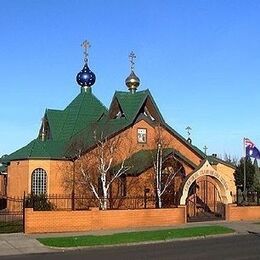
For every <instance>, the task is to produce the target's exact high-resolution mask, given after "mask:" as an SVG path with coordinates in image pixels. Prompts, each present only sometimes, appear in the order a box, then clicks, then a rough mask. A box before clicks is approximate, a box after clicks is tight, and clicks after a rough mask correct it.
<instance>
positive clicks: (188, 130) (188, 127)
mask: <svg viewBox="0 0 260 260" xmlns="http://www.w3.org/2000/svg"><path fill="white" fill-rule="evenodd" d="M185 130H186V131H187V133H188V136H190V131H191V130H192V129H191V127H190V126H187V127H186V128H185Z"/></svg>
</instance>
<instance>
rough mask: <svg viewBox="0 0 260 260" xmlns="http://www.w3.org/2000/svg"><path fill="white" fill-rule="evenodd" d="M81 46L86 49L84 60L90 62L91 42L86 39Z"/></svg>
mask: <svg viewBox="0 0 260 260" xmlns="http://www.w3.org/2000/svg"><path fill="white" fill-rule="evenodd" d="M81 47H82V48H83V49H84V52H83V53H84V62H85V63H88V49H89V48H90V47H91V45H90V43H89V42H88V41H87V40H85V41H84V42H83V43H82V44H81Z"/></svg>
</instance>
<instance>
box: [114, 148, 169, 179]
mask: <svg viewBox="0 0 260 260" xmlns="http://www.w3.org/2000/svg"><path fill="white" fill-rule="evenodd" d="M173 151H174V150H173V149H171V148H167V149H163V159H166V158H167V157H168V156H169V155H170V154H171V153H173ZM156 152H157V150H156V149H154V150H140V151H138V152H136V153H134V154H133V155H131V157H129V158H127V159H126V160H125V162H124V166H126V167H130V169H129V170H128V171H127V173H126V175H139V174H141V173H142V172H144V171H146V170H148V169H149V168H151V167H153V160H154V158H155V156H156ZM120 166H121V164H118V165H116V166H115V167H113V168H112V170H111V172H115V171H118V169H119V168H120Z"/></svg>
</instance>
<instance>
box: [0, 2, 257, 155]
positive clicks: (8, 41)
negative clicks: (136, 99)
mask: <svg viewBox="0 0 260 260" xmlns="http://www.w3.org/2000/svg"><path fill="white" fill-rule="evenodd" d="M259 13H260V1H258V0H255V1H252V0H251V1H250V0H248V1H242V0H240V1H239V0H234V1H232V0H226V1H224V0H216V1H214V0H210V1H206V0H203V1H202V0H196V1H194V0H190V1H188V0H186V1H185V0H179V1H177V0H164V1H151V0H150V1H145V0H133V1H130V0H129V1H119V0H118V1H115V0H114V1H113V0H110V1H106V0H95V1H86V0H85V1H79V0H73V1H68V0H63V1H62V0H56V1H55V0H52V1H50V0H45V1H37V0H34V1H29V0H23V1H19V0H13V1H7V0H3V1H1V7H0V35H1V40H0V46H1V48H0V89H1V102H0V111H1V120H0V140H1V141H0V155H1V154H5V153H7V154H8V153H11V152H13V151H14V150H16V149H18V148H20V147H21V146H23V145H26V144H27V143H28V142H29V141H30V140H32V139H33V138H35V137H36V136H37V133H38V130H39V127H40V123H41V118H42V116H43V114H44V110H45V109H46V108H56V109H63V108H65V107H66V105H67V104H68V103H69V102H70V101H71V100H72V99H73V98H74V97H75V96H76V95H77V94H78V93H79V86H78V85H77V84H76V81H75V76H76V74H77V73H78V72H79V71H80V70H81V68H82V65H83V55H82V49H81V47H80V44H81V43H82V41H83V40H85V39H88V40H89V41H90V42H91V45H92V46H91V49H90V57H89V59H90V61H89V65H90V68H91V69H92V70H93V71H94V72H95V74H96V77H97V80H96V84H95V85H94V86H93V92H94V94H95V95H96V96H97V97H98V98H99V99H100V100H101V101H102V102H103V103H104V104H105V105H106V106H109V104H110V101H111V98H112V96H113V93H114V91H115V90H126V87H125V85H124V80H125V78H126V77H127V76H128V75H129V72H130V71H129V62H128V54H129V52H130V51H131V50H134V52H135V53H136V56H137V60H136V70H135V71H136V74H137V75H138V76H139V78H140V79H141V86H140V87H139V90H144V89H146V88H149V89H150V91H151V92H152V94H153V97H154V99H155V100H156V102H157V104H158V106H159V108H160V110H161V113H162V114H163V116H164V118H165V120H166V121H167V122H168V124H169V125H171V126H172V127H173V128H174V129H175V130H177V131H178V132H179V133H180V134H182V135H183V136H185V137H187V134H186V131H185V128H186V127H187V126H190V127H191V128H192V135H191V136H192V139H193V144H195V145H197V146H198V147H199V148H200V149H202V147H203V146H204V145H207V147H208V148H209V149H208V153H210V154H211V153H217V154H222V155H223V154H224V153H227V154H230V155H231V156H236V157H240V156H241V155H242V139H243V137H248V138H250V139H252V141H253V142H255V143H256V145H258V146H260V120H259V111H258V110H259V104H260V91H259V86H260V47H259V46H260V15H259Z"/></svg>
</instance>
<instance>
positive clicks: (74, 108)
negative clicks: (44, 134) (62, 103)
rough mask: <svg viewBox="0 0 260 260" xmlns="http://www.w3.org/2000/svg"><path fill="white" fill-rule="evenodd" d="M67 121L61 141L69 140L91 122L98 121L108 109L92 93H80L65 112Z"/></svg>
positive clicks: (64, 123) (65, 120)
mask: <svg viewBox="0 0 260 260" xmlns="http://www.w3.org/2000/svg"><path fill="white" fill-rule="evenodd" d="M64 113H65V119H64V122H63V126H62V128H61V131H60V133H59V135H60V139H63V140H64V139H65V140H66V139H67V140H68V139H69V138H71V137H72V136H73V135H75V134H77V133H78V132H79V131H81V130H82V129H84V128H86V127H87V126H88V124H90V123H91V122H95V121H97V120H98V119H99V118H100V117H101V116H102V114H104V113H107V108H106V107H105V106H104V105H103V104H102V103H101V102H100V101H99V100H98V99H97V98H96V97H95V96H94V95H93V94H92V93H91V89H89V90H88V91H86V92H82V93H80V94H79V95H78V96H77V97H76V98H75V99H74V100H73V101H72V102H71V103H70V104H69V105H68V106H67V107H66V108H65V110H64Z"/></svg>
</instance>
